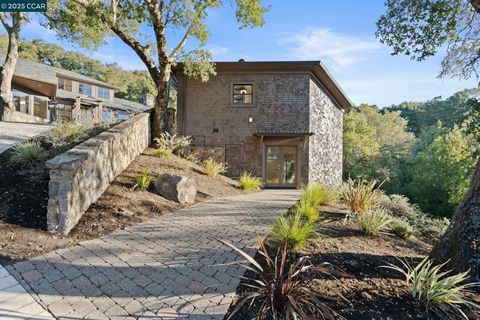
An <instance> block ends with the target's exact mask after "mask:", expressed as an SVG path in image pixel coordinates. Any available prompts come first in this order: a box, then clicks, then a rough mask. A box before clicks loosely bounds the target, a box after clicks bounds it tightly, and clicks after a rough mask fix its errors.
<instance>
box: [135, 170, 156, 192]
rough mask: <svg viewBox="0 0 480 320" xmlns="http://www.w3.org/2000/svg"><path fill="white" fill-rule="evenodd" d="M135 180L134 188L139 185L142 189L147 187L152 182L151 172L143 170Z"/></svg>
mask: <svg viewBox="0 0 480 320" xmlns="http://www.w3.org/2000/svg"><path fill="white" fill-rule="evenodd" d="M135 182H136V184H135V186H134V188H136V187H139V188H140V189H147V188H148V187H149V186H150V183H151V182H152V180H151V179H150V172H148V171H144V172H142V173H141V174H140V175H138V176H136V177H135Z"/></svg>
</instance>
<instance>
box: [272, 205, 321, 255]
mask: <svg viewBox="0 0 480 320" xmlns="http://www.w3.org/2000/svg"><path fill="white" fill-rule="evenodd" d="M316 229H317V227H316V225H315V224H314V223H313V222H310V221H308V220H305V219H304V218H303V216H302V215H301V214H298V213H296V214H293V215H290V216H287V217H280V218H278V219H277V220H275V222H274V224H273V227H272V230H271V232H270V237H271V239H272V240H274V241H276V242H279V243H284V244H287V246H288V247H289V248H292V249H298V248H300V247H302V246H303V245H304V244H305V243H306V242H307V241H309V240H311V239H314V238H316V237H318V233H317V231H316Z"/></svg>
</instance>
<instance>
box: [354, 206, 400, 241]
mask: <svg viewBox="0 0 480 320" xmlns="http://www.w3.org/2000/svg"><path fill="white" fill-rule="evenodd" d="M355 221H356V222H357V225H358V227H359V228H360V230H362V231H363V233H365V234H366V235H369V236H377V235H379V234H380V233H383V232H385V231H386V230H387V229H388V227H389V225H390V223H391V222H392V218H391V217H390V215H389V214H388V213H387V211H386V210H385V209H382V208H377V209H373V210H369V211H366V212H364V213H363V214H360V215H356V216H355Z"/></svg>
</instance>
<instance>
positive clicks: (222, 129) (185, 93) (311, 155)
mask: <svg viewBox="0 0 480 320" xmlns="http://www.w3.org/2000/svg"><path fill="white" fill-rule="evenodd" d="M311 79H312V76H311V75H310V74H309V73H298V74H297V73H281V74H258V73H252V74H239V73H238V74H237V73H232V74H218V75H217V76H214V77H211V78H210V80H209V81H208V82H206V83H202V82H200V81H198V80H193V79H189V78H186V77H185V76H183V75H181V76H177V81H178V87H179V94H178V106H177V108H178V118H177V131H178V132H179V133H180V134H184V135H188V136H192V137H193V138H194V142H195V144H196V145H197V146H199V145H203V146H206V147H224V148H226V154H225V158H226V159H228V160H229V161H228V162H230V165H231V171H230V174H231V175H233V176H238V174H239V173H240V172H242V171H250V172H252V173H253V174H255V175H257V176H262V174H263V172H262V166H263V145H262V141H261V139H260V138H259V137H257V136H254V134H255V133H256V132H260V131H274V132H279V131H283V132H285V131H290V132H310V131H312V130H313V131H315V133H316V134H319V135H322V136H316V135H314V136H312V137H310V138H308V139H310V141H311V142H307V143H304V144H303V143H302V144H299V149H300V151H301V154H300V159H301V172H300V174H301V183H307V182H308V180H309V178H310V179H313V180H319V181H322V182H326V183H331V184H337V183H339V180H338V179H341V153H342V151H341V148H342V146H341V140H342V120H341V119H342V117H343V113H342V111H341V110H339V109H338V108H336V107H335V106H333V103H332V102H331V100H329V98H328V96H327V95H326V94H324V93H323V92H321V89H320V88H318V87H317V88H316V89H315V88H313V87H312V80H311ZM234 83H240V84H250V83H252V84H253V86H254V87H253V94H254V98H253V99H254V100H253V104H252V106H238V105H233V104H232V86H233V84H234ZM316 90H317V91H318V92H317V91H316ZM311 94H315V95H316V96H318V98H315V99H313V98H311V97H310V95H311ZM322 101H324V102H323V103H322ZM323 104H327V108H323V107H322V105H323ZM312 108H313V109H312ZM333 109H335V110H333ZM324 110H325V111H326V112H327V114H326V115H325V116H326V117H327V119H330V120H328V121H323V120H322V119H323V118H324V116H322V112H323V111H324ZM337 111H338V112H337ZM339 112H340V113H339ZM249 117H252V119H253V122H252V123H249V121H248V119H249ZM312 117H313V118H314V119H312ZM335 126H339V127H335ZM214 129H216V130H218V132H214ZM325 130H332V131H333V132H332V133H328V134H327V136H328V138H327V139H325V137H323V136H324V135H325ZM338 133H339V135H338V136H335V135H337V134H338ZM286 139H288V137H287V138H286ZM266 141H267V138H265V140H264V141H263V143H266ZM297 141H298V139H297ZM339 142H340V144H339ZM325 143H327V144H328V143H330V144H332V145H331V146H328V147H327V148H325V146H322V144H325ZM322 148H323V149H328V150H329V151H328V152H324V151H322ZM333 149H338V150H333ZM339 155H340V158H339ZM329 156H332V158H328V157H329ZM321 162H326V163H321ZM330 162H339V163H330ZM309 164H310V168H309ZM232 166H233V167H232ZM312 166H315V168H312Z"/></svg>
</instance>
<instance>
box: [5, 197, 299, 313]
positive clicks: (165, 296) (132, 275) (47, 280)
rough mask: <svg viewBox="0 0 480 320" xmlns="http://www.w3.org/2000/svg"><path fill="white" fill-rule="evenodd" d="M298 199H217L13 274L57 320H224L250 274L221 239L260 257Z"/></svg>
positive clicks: (25, 265)
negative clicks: (259, 240) (266, 238)
mask: <svg viewBox="0 0 480 320" xmlns="http://www.w3.org/2000/svg"><path fill="white" fill-rule="evenodd" d="M298 197H299V192H298V191H296V190H267V191H263V192H258V193H254V194H249V195H241V196H234V197H229V198H224V199H215V200H211V201H207V202H203V203H200V204H197V205H195V206H193V207H191V208H187V209H182V210H179V211H176V212H169V213H166V214H164V215H163V216H161V217H158V218H155V219H152V220H150V221H148V222H146V223H142V224H139V225H136V226H133V227H131V228H128V229H127V230H120V231H117V232H114V233H112V234H110V235H106V236H104V237H101V238H98V239H95V240H91V241H86V242H83V243H81V244H80V245H78V246H76V247H72V248H68V249H62V250H58V251H55V252H52V253H49V254H47V255H44V256H40V257H37V258H34V259H31V260H28V261H24V262H20V263H17V264H14V265H10V266H7V267H6V269H7V270H8V271H9V272H10V273H11V274H12V275H13V276H14V277H15V278H16V279H17V280H18V281H19V282H20V283H21V284H22V285H23V286H24V287H25V288H26V290H27V291H29V292H30V293H32V295H33V297H34V298H35V299H36V300H37V301H38V302H39V303H40V304H41V305H43V306H44V307H46V308H47V309H48V311H50V312H51V314H52V315H54V316H55V317H57V318H65V319H109V318H110V319H124V318H128V319H130V318H131V319H134V318H141V319H179V318H181V319H186V318H188V319H222V318H223V316H224V314H225V312H226V311H227V309H228V307H229V305H230V303H231V301H232V298H233V296H234V295H235V289H236V287H237V285H238V283H239V277H240V276H241V275H242V274H243V272H244V270H243V269H242V268H240V267H239V266H238V265H232V264H229V263H230V262H232V261H234V260H240V258H239V257H238V255H237V254H235V253H234V252H232V250H231V249H230V248H228V247H226V246H224V245H222V244H221V243H220V242H218V240H217V239H224V240H228V241H230V242H232V243H234V244H235V245H238V246H240V247H243V248H247V249H248V250H250V251H251V252H253V249H252V246H253V245H255V234H256V233H260V234H262V235H264V234H265V231H266V230H267V229H268V228H269V227H270V226H271V223H272V220H273V218H274V217H276V216H279V215H281V214H283V213H285V212H286V210H287V208H288V207H290V206H291V205H292V204H293V202H294V201H295V200H296V199H297V198H298ZM0 309H1V303H0Z"/></svg>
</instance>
